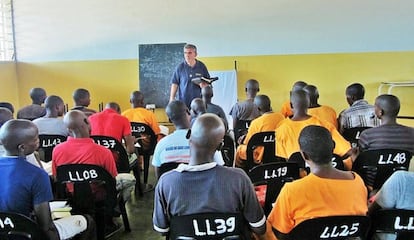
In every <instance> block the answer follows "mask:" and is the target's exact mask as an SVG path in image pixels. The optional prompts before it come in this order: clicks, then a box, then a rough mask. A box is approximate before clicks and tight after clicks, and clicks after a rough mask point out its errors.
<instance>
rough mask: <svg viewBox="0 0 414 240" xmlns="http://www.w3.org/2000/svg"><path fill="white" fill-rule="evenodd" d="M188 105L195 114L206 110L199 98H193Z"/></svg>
mask: <svg viewBox="0 0 414 240" xmlns="http://www.w3.org/2000/svg"><path fill="white" fill-rule="evenodd" d="M190 106H191V110H193V111H194V113H195V114H196V115H200V114H204V113H206V111H207V110H206V105H205V104H204V102H203V100H202V99H201V98H194V99H193V101H191V105H190Z"/></svg>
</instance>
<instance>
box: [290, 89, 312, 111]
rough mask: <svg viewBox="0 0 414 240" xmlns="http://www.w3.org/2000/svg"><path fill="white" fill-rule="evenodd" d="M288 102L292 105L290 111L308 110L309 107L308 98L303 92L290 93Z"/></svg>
mask: <svg viewBox="0 0 414 240" xmlns="http://www.w3.org/2000/svg"><path fill="white" fill-rule="evenodd" d="M290 102H291V103H292V109H308V107H309V97H308V95H307V94H306V92H305V91H303V90H298V91H294V92H292V94H291V96H290Z"/></svg>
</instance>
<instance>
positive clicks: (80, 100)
mask: <svg viewBox="0 0 414 240" xmlns="http://www.w3.org/2000/svg"><path fill="white" fill-rule="evenodd" d="M73 101H75V104H76V105H77V106H84V107H87V106H89V104H91V96H90V94H89V91H88V90H86V89H84V88H78V89H76V90H75V91H74V92H73Z"/></svg>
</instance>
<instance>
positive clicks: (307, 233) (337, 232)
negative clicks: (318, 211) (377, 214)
mask: <svg viewBox="0 0 414 240" xmlns="http://www.w3.org/2000/svg"><path fill="white" fill-rule="evenodd" d="M369 227H370V219H369V217H368V216H351V215H349V216H328V217H317V218H312V219H308V220H305V221H303V222H301V223H299V224H298V225H297V226H296V227H295V228H293V229H292V231H290V233H289V234H288V239H295V240H299V239H300V240H319V239H355V238H359V239H367V235H368V231H369ZM273 230H274V229H273ZM276 234H277V233H276Z"/></svg>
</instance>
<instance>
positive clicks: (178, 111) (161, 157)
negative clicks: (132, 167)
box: [152, 100, 224, 178]
mask: <svg viewBox="0 0 414 240" xmlns="http://www.w3.org/2000/svg"><path fill="white" fill-rule="evenodd" d="M165 112H166V113H167V116H168V118H169V120H170V121H171V122H172V123H173V124H174V126H175V131H174V132H173V133H171V134H170V135H168V136H166V137H164V138H163V139H161V140H160V142H159V143H158V144H157V146H156V147H155V150H154V155H153V156H152V165H153V166H154V168H155V175H156V177H157V178H159V176H160V175H161V174H160V172H159V167H160V166H161V165H162V164H164V163H170V162H177V163H188V161H189V160H190V145H189V142H188V139H187V138H186V135H187V133H188V129H189V128H190V113H189V111H188V108H187V106H186V105H185V103H184V102H181V101H178V100H173V101H171V102H170V103H169V104H168V105H167V107H166V108H165ZM214 161H215V162H217V164H218V165H224V161H223V158H222V156H221V154H220V152H218V151H216V153H215V154H214Z"/></svg>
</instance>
